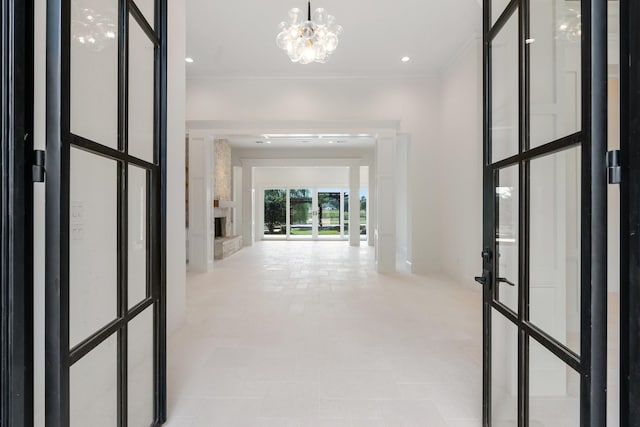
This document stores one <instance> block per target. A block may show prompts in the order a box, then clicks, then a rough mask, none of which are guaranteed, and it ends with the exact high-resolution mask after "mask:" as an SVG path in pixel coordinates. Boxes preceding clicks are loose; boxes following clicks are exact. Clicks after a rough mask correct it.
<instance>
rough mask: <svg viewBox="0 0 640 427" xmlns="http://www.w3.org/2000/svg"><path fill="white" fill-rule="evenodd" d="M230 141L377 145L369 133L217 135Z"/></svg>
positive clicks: (260, 145)
mask: <svg viewBox="0 0 640 427" xmlns="http://www.w3.org/2000/svg"><path fill="white" fill-rule="evenodd" d="M216 137H218V138H224V139H226V140H228V141H229V143H230V144H231V146H232V147H233V148H237V149H271V150H273V149H282V148H285V149H306V148H316V149H317V148H331V149H334V150H335V149H342V148H351V149H353V148H364V147H373V146H374V145H375V137H374V136H373V135H369V134H335V133H313V134H303V133H287V134H254V135H216Z"/></svg>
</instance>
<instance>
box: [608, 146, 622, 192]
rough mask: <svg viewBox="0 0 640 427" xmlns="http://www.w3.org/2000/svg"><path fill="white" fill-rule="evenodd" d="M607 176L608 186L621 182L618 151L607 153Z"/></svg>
mask: <svg viewBox="0 0 640 427" xmlns="http://www.w3.org/2000/svg"><path fill="white" fill-rule="evenodd" d="M607 175H608V176H609V184H620V183H621V182H622V167H621V166H620V150H611V151H607Z"/></svg>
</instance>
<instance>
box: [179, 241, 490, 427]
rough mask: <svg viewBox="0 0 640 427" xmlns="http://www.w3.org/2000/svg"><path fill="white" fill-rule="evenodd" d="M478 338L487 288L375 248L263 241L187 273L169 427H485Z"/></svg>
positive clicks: (341, 244) (343, 244) (342, 243)
mask: <svg viewBox="0 0 640 427" xmlns="http://www.w3.org/2000/svg"><path fill="white" fill-rule="evenodd" d="M481 328H482V321H481V295H480V293H479V292H477V291H475V290H473V289H472V288H466V287H463V286H461V285H458V284H455V283H452V282H448V281H446V280H443V279H440V280H436V279H429V278H425V277H420V276H415V275H409V274H400V273H399V274H396V275H392V276H385V275H378V274H377V273H375V269H374V259H373V251H372V249H371V248H369V247H366V246H362V247H361V248H353V247H349V246H348V245H347V244H346V243H345V242H261V243H258V244H256V245H255V246H253V247H251V248H245V249H243V250H242V251H240V252H239V253H237V254H235V255H234V256H232V257H230V258H228V259H226V260H223V261H220V262H217V263H216V265H215V271H214V272H212V273H209V274H203V275H190V276H189V278H188V320H187V324H186V325H185V326H184V327H183V328H182V329H180V330H179V331H177V332H176V333H175V334H173V336H171V337H170V343H169V346H170V351H169V421H168V423H167V426H169V427H200V426H207V427H211V426H224V427H231V426H278V427H280V426H332V427H333V426H335V427H340V426H353V427H355V426H394V427H396V426H429V427H438V426H456V427H471V426H473V427H476V426H479V425H480V417H481V401H482V399H481V383H482V369H481V368H482V367H481V341H480V340H481Z"/></svg>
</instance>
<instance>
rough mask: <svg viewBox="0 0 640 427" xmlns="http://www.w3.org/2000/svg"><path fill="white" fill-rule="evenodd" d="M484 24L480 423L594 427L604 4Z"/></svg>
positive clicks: (518, 2) (601, 407) (524, 12)
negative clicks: (481, 401)
mask: <svg viewBox="0 0 640 427" xmlns="http://www.w3.org/2000/svg"><path fill="white" fill-rule="evenodd" d="M483 19H484V176H483V183H484V184H483V186H484V190H483V193H484V198H483V200H484V201H483V217H484V223H483V224H484V225H483V236H484V237H483V246H484V249H483V253H482V255H483V275H482V276H481V277H478V278H476V279H477V280H478V281H479V282H481V283H483V285H484V297H483V300H484V303H483V306H484V310H483V318H484V321H483V323H484V369H483V371H484V387H483V388H484V390H483V425H485V426H493V427H496V426H521V427H522V426H530V425H531V426H537V425H543V426H568V425H571V426H577V425H580V426H604V425H605V423H606V417H605V416H606V411H605V408H606V368H607V367H606V351H607V345H606V344H607V343H606V325H607V323H606V322H607V313H606V304H607V282H606V278H607V275H606V245H607V240H606V229H607V222H606V221H607V218H606V203H607V193H606V192H607V171H606V161H605V159H606V149H607V146H606V144H607V142H606V141H607V139H606V138H607V134H606V100H607V57H606V47H607V31H606V24H607V22H606V20H607V2H606V1H595V0H594V1H591V0H581V1H576V0H512V1H508V0H485V1H484V17H483Z"/></svg>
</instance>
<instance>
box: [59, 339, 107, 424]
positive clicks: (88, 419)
mask: <svg viewBox="0 0 640 427" xmlns="http://www.w3.org/2000/svg"><path fill="white" fill-rule="evenodd" d="M117 344H118V341H117V335H115V334H114V335H112V336H111V337H109V338H107V339H106V340H105V341H104V342H103V343H102V344H100V345H99V346H98V347H96V348H95V349H93V350H91V352H90V353H88V354H87V355H86V356H84V357H83V358H82V359H80V360H78V361H77V362H76V363H74V364H73V365H72V366H71V368H70V372H69V396H70V398H71V401H70V402H69V405H70V420H71V422H70V426H71V427H86V426H92V427H93V426H95V427H116V426H117V425H118V391H117V384H118V381H117V380H118V357H117V354H118V353H117V349H118V346H117Z"/></svg>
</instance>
